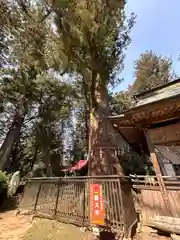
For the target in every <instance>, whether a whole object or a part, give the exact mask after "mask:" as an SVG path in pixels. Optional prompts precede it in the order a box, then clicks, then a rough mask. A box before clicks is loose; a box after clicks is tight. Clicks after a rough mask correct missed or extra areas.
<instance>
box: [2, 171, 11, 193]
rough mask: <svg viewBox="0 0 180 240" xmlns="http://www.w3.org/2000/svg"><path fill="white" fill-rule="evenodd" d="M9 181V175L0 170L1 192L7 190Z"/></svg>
mask: <svg viewBox="0 0 180 240" xmlns="http://www.w3.org/2000/svg"><path fill="white" fill-rule="evenodd" d="M8 181H9V174H7V173H6V172H3V171H1V170H0V190H1V189H2V188H6V187H7V185H8Z"/></svg>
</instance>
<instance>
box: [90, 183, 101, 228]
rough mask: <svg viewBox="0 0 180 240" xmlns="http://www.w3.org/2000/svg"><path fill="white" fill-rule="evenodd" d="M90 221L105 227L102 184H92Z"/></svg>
mask: <svg viewBox="0 0 180 240" xmlns="http://www.w3.org/2000/svg"><path fill="white" fill-rule="evenodd" d="M90 221H91V223H92V224H96V225H104V199H103V196H102V185H101V184H90Z"/></svg>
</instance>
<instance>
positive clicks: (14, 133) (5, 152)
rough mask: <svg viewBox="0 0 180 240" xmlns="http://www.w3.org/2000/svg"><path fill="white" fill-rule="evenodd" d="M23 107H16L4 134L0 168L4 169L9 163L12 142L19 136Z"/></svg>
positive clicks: (0, 150) (0, 152)
mask: <svg viewBox="0 0 180 240" xmlns="http://www.w3.org/2000/svg"><path fill="white" fill-rule="evenodd" d="M24 116H25V113H24V107H23V106H22V107H21V108H18V109H17V111H16V113H15V116H14V119H13V122H12V124H11V127H10V128H9V131H8V133H7V135H6V138H5V140H4V142H3V144H2V146H1V149H0V169H1V170H5V168H6V167H7V165H8V163H9V155H10V153H11V150H12V147H13V144H14V143H15V141H16V140H17V139H18V138H19V135H20V131H21V127H22V125H23V122H24Z"/></svg>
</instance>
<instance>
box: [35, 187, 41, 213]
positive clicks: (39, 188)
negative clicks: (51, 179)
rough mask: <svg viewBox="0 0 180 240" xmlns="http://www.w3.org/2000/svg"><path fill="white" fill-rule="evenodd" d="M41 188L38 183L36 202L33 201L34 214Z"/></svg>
mask: <svg viewBox="0 0 180 240" xmlns="http://www.w3.org/2000/svg"><path fill="white" fill-rule="evenodd" d="M41 187H42V184H41V183H40V184H39V187H38V191H37V195H36V201H35V204H34V214H35V213H36V207H37V203H38V199H39V194H40V191H41Z"/></svg>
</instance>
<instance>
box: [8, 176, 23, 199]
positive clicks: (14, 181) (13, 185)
mask: <svg viewBox="0 0 180 240" xmlns="http://www.w3.org/2000/svg"><path fill="white" fill-rule="evenodd" d="M19 183H20V171H16V172H15V173H14V174H13V175H12V177H11V180H10V182H9V185H8V195H10V196H13V195H14V194H15V193H16V190H17V188H18V186H19Z"/></svg>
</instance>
